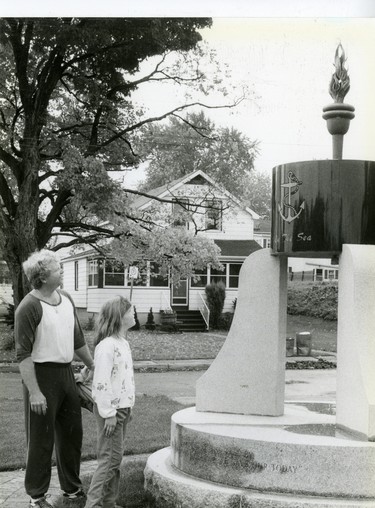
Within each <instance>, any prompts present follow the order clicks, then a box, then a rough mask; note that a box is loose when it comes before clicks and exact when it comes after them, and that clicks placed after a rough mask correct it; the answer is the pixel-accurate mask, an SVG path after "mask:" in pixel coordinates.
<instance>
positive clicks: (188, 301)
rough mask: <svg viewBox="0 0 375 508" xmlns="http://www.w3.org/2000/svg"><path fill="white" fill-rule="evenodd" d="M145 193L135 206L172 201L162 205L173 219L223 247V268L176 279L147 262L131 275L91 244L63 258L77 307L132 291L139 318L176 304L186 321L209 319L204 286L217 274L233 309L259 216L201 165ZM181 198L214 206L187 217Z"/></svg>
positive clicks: (93, 306) (90, 309)
mask: <svg viewBox="0 0 375 508" xmlns="http://www.w3.org/2000/svg"><path fill="white" fill-rule="evenodd" d="M148 194H149V195H150V196H152V197H146V196H140V197H139V198H138V199H137V200H136V201H135V202H134V204H133V206H134V207H135V208H137V209H138V210H139V211H147V210H148V209H151V207H152V206H154V202H155V201H154V199H152V198H158V199H159V200H162V199H168V200H169V201H172V203H163V204H160V206H163V207H165V210H166V211H168V212H171V215H172V217H175V221H174V222H173V225H174V226H178V227H186V228H191V227H198V228H199V229H200V230H201V231H200V232H199V233H198V234H200V235H205V236H207V237H210V238H212V239H213V240H214V241H215V243H216V244H217V245H218V246H219V247H220V249H221V256H220V261H221V263H222V264H223V265H224V271H218V270H214V269H211V267H210V266H208V267H207V269H205V270H203V271H201V272H199V273H198V272H197V273H196V275H199V279H197V278H196V277H195V278H194V277H191V278H189V279H185V280H182V281H180V283H179V284H178V285H174V284H171V283H170V281H169V279H168V277H162V276H160V275H158V274H157V268H156V267H155V266H152V263H148V266H147V269H146V270H144V271H143V272H142V273H140V274H139V277H138V278H137V279H135V280H133V281H132V279H131V277H130V276H129V275H131V273H130V271H132V270H133V268H131V267H125V266H121V265H119V264H116V263H113V262H111V260H110V259H103V258H101V257H100V256H99V255H98V253H97V252H96V251H94V250H86V251H84V252H81V253H78V254H75V255H70V256H68V257H66V258H64V259H62V263H63V267H64V288H65V289H66V290H67V291H68V292H69V293H70V294H71V295H72V297H73V299H74V302H75V304H76V306H77V308H78V309H79V310H80V311H81V312H83V311H85V312H87V313H89V314H90V313H97V312H98V311H99V309H100V307H101V305H102V303H103V302H104V301H106V300H108V299H109V298H111V297H113V296H115V295H118V294H121V295H123V296H126V297H128V298H129V297H130V296H131V300H132V302H133V304H134V305H135V307H136V309H137V314H138V318H139V321H140V323H141V324H143V323H144V322H145V321H146V316H147V313H148V312H149V310H150V308H151V307H152V309H153V313H154V316H155V318H156V321H158V319H159V317H160V311H161V310H164V309H167V308H172V309H174V310H175V311H176V312H177V313H178V319H179V320H180V321H183V322H184V323H185V321H186V322H187V321H188V320H189V319H191V321H193V320H194V319H196V320H200V319H201V316H204V317H205V318H206V319H207V314H206V304H205V291H204V288H205V286H206V285H207V284H209V283H211V282H214V281H215V282H218V281H220V280H221V281H223V282H224V283H225V287H226V299H225V304H224V311H232V310H233V302H234V300H235V298H236V297H237V291H238V278H239V272H240V268H241V265H242V263H243V262H244V260H245V258H246V257H247V256H248V255H249V254H251V253H252V252H254V251H255V250H258V249H259V248H260V246H259V245H258V243H257V242H256V241H255V240H254V221H255V220H258V219H259V216H258V214H257V213H255V212H254V211H253V210H251V209H250V208H247V207H246V206H243V205H242V204H241V203H240V201H239V200H238V199H237V198H236V197H234V196H233V195H231V194H230V193H229V192H227V191H226V190H225V189H223V188H222V187H220V186H218V185H217V184H216V183H215V182H214V181H213V180H212V179H211V178H210V177H209V176H208V175H206V174H205V173H204V172H202V171H200V170H198V171H195V172H193V173H190V174H189V175H185V176H183V177H182V178H179V179H177V180H175V181H173V182H171V183H169V184H168V185H163V186H161V187H159V188H157V189H154V190H152V191H149V192H148ZM182 201H183V202H184V204H185V205H186V206H191V207H192V209H196V207H194V205H196V203H197V202H199V203H202V201H204V202H206V203H214V205H215V206H214V207H213V208H209V207H208V208H206V209H204V211H203V212H202V210H200V212H193V214H192V220H191V221H190V222H186V218H182V216H181V215H180V214H179V208H180V207H181V202H182ZM129 268H130V270H129ZM198 318H199V319H198ZM203 325H204V323H203ZM200 326H202V325H200Z"/></svg>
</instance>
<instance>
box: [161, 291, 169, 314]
mask: <svg viewBox="0 0 375 508" xmlns="http://www.w3.org/2000/svg"><path fill="white" fill-rule="evenodd" d="M160 295H161V298H160V310H165V309H171V300H170V298H169V295H168V297H167V296H166V294H165V293H163V292H161V293H160Z"/></svg>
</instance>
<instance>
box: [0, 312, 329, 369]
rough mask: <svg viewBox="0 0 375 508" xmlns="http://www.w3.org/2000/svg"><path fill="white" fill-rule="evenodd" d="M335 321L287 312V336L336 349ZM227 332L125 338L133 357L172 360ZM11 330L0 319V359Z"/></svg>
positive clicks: (209, 346)
mask: <svg viewBox="0 0 375 508" xmlns="http://www.w3.org/2000/svg"><path fill="white" fill-rule="evenodd" d="M336 330H337V322H336V321H325V320H323V319H320V318H313V317H309V316H289V315H288V320H287V336H288V337H292V336H295V334H296V332H301V331H309V332H311V333H312V344H313V349H320V350H323V351H336V350H337V349H336ZM84 333H85V337H86V340H87V343H88V344H89V346H90V348H91V349H92V350H93V337H94V334H93V332H92V331H85V332H84ZM226 334H227V332H222V331H216V330H213V331H210V332H205V333H169V334H168V333H164V332H163V333H161V332H158V331H154V332H150V331H147V330H140V331H134V332H129V333H128V341H129V344H130V347H131V350H132V354H133V359H134V360H136V361H140V360H174V359H182V360H186V359H210V358H215V357H216V355H217V354H218V352H219V351H220V348H221V347H222V345H223V343H224V341H225V337H226ZM10 339H11V331H10V330H9V329H8V328H7V327H6V325H4V324H2V323H0V362H12V361H15V354H14V351H11V350H6V349H4V348H3V347H1V344H5V343H7V342H9V340H10Z"/></svg>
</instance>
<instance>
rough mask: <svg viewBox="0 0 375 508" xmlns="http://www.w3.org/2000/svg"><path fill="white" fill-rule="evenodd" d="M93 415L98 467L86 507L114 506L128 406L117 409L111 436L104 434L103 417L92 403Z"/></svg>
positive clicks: (127, 418) (128, 412)
mask: <svg viewBox="0 0 375 508" xmlns="http://www.w3.org/2000/svg"><path fill="white" fill-rule="evenodd" d="M94 415H95V418H96V426H97V432H98V443H97V461H98V467H97V469H96V471H95V473H94V475H93V477H92V480H91V484H90V488H89V491H88V493H87V501H86V508H92V507H94V506H100V507H102V508H114V507H115V504H116V499H117V496H118V489H119V481H120V465H121V460H122V456H123V452H124V439H125V430H126V424H127V423H128V420H129V417H130V408H121V409H118V410H117V414H116V418H117V424H116V428H115V430H114V432H113V434H112V436H111V437H106V436H105V434H104V423H105V419H104V418H102V417H101V416H100V414H99V412H98V407H97V405H96V404H94Z"/></svg>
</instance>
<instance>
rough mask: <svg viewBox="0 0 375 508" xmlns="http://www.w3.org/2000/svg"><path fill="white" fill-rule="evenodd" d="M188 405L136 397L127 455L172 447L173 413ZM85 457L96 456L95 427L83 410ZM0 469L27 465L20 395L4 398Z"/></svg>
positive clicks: (162, 399)
mask: <svg viewBox="0 0 375 508" xmlns="http://www.w3.org/2000/svg"><path fill="white" fill-rule="evenodd" d="M184 407H186V406H183V405H181V404H179V403H178V402H175V401H172V400H170V399H168V398H167V397H165V396H156V397H150V396H147V395H144V396H139V397H137V404H136V405H135V406H134V410H133V420H132V421H131V422H130V423H129V425H128V429H127V435H126V444H125V455H136V454H142V453H152V452H154V451H156V450H159V449H160V448H164V447H165V446H169V443H170V426H171V423H170V422H171V416H172V414H173V413H175V412H176V411H179V410H180V409H183V408H184ZM82 416H83V431H84V432H83V448H82V459H83V460H88V459H94V458H95V457H96V455H95V453H96V428H95V419H94V416H93V415H92V414H91V413H90V412H89V411H87V410H85V409H83V410H82ZM0 442H1V443H2V445H1V448H0V471H6V470H12V469H19V468H23V467H25V456H26V439H25V425H24V412H23V401H22V400H21V398H4V397H2V398H1V413H0Z"/></svg>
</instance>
